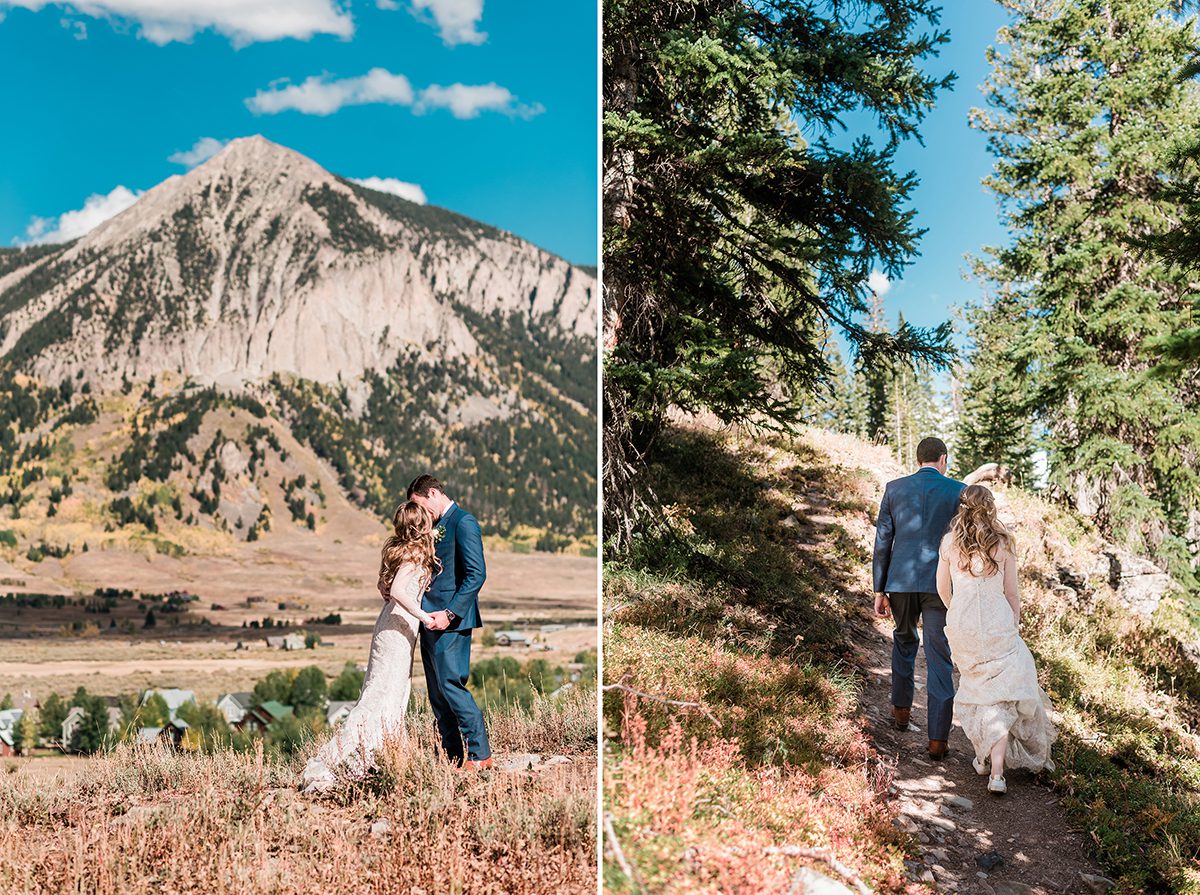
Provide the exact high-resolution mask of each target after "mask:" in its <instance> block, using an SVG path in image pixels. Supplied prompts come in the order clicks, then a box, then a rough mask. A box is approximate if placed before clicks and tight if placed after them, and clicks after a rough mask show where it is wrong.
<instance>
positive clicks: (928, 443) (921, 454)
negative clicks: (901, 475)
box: [917, 436, 950, 464]
mask: <svg viewBox="0 0 1200 895" xmlns="http://www.w3.org/2000/svg"><path fill="white" fill-rule="evenodd" d="M949 453H950V451H949V450H947V449H946V442H944V441H942V440H941V439H940V438H934V437H933V436H930V437H929V438H922V439H921V443H920V444H918V445H917V462H918V463H922V464H924V463H936V462H937V461H938V460H940V459H942V456H943V455H945V454H949Z"/></svg>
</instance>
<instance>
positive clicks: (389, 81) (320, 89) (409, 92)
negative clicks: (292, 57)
mask: <svg viewBox="0 0 1200 895" xmlns="http://www.w3.org/2000/svg"><path fill="white" fill-rule="evenodd" d="M413 99H414V97H413V89H412V85H411V84H410V83H409V82H408V78H406V77H404V75H394V74H392V73H391V72H389V71H387V70H386V69H382V68H373V69H371V70H370V71H369V72H367V73H366V74H365V75H363V76H362V77H359V78H343V79H342V80H340V81H338V80H330V79H329V77H328V75H313V76H312V77H309V78H306V79H305V80H304V82H303V83H302V84H288V85H287V86H286V87H276V86H275V85H274V84H272V85H271V87H270V88H268V89H267V90H259V91H258V92H257V93H255V94H254V96H252V97H250V99H248V100H246V105H247V106H249V107H250V111H252V112H254V113H255V114H258V115H274V114H276V113H277V112H283V111H285V110H287V109H295V110H296V111H297V112H303V113H304V114H306V115H331V114H333V113H334V112H336V111H337V110H338V109H340V108H342V107H343V106H361V105H365V104H367V103H388V104H391V105H399V106H411V105H412V103H413Z"/></svg>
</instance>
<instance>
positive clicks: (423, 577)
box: [304, 475, 492, 792]
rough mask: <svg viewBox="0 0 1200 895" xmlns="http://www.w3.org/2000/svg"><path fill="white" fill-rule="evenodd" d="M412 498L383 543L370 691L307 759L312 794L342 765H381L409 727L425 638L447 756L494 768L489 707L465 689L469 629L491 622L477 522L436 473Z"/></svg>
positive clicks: (413, 488) (355, 769) (366, 688)
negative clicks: (482, 600)
mask: <svg viewBox="0 0 1200 895" xmlns="http://www.w3.org/2000/svg"><path fill="white" fill-rule="evenodd" d="M407 496H408V499H407V501H406V502H405V503H402V504H401V505H400V506H399V507H397V508H396V512H395V514H394V515H393V517H392V528H393V532H392V535H391V537H389V538H388V539H387V542H386V543H385V544H384V545H383V551H382V556H381V559H380V569H379V585H378V586H379V594H380V596H381V597H383V601H384V602H383V608H382V609H381V610H380V612H379V618H378V619H377V620H376V622H375V630H374V633H373V634H372V636H371V655H370V659H369V660H368V661H367V673H366V676H365V677H364V679H363V687H362V693H361V695H360V696H359V699H358V704H357V705H356V706H355V707H354V708H353V709H352V710H351V712H350V714H349V715H348V716H347V717H346V720H345V721H344V722H343V723H342V726H341V728H340V729H339V730H338V732H337V733H336V734H335V735H334V736H333V738H332V739H330V740H329V741H328V742H327V743H326V744H325V745H324V746H322V748H321V749H320V751H319V752H317V754H316V755H315V756H314V757H313V758H312V759H311V760H310V761H309V762H308V765H307V766H306V767H305V769H304V789H305V791H306V792H314V791H320V790H324V789H328V788H330V787H331V786H333V785H334V784H335V783H336V781H337V774H336V772H337V771H338V770H339V769H342V770H343V771H344V772H347V773H348V775H349V776H351V777H358V776H362V775H363V774H364V773H366V771H367V770H369V769H370V768H371V767H372V766H373V765H374V763H375V756H376V754H377V753H378V751H379V749H380V748H381V747H382V746H383V741H384V738H385V737H387V736H389V735H398V734H400V733H401V732H402V731H403V728H404V716H405V713H406V712H407V710H408V698H409V694H410V693H411V690H412V669H413V656H414V654H415V649H416V644H417V640H418V639H420V641H421V664H422V666H423V667H424V670H425V682H426V684H427V685H428V687H429V704H430V706H431V708H432V709H433V716H434V719H435V721H436V722H437V729H438V734H439V735H440V737H441V745H442V751H443V753H444V755H445V757H446V758H447V759H449V760H450V761H451V762H452V763H454V764H455V765H458V766H461V767H465V768H468V769H471V770H479V769H482V768H486V767H491V764H492V757H491V756H492V752H491V746H490V745H489V743H488V735H487V730H486V728H485V727H484V722H483V713H482V712H481V711H480V710H479V706H478V705H476V704H475V700H474V698H473V697H472V696H471V693H470V691H469V690H467V679H468V677H469V676H470V672H471V632H472V631H473V630H474V629H475V628H478V627H481V626H482V625H483V621H482V620H481V619H480V616H479V590H480V588H481V587H483V582H484V580H485V579H486V578H487V569H486V567H485V565H484V561H483V537H482V533H481V531H480V528H479V522H478V521H476V519H475V517H474V516H472V515H471V514H470V513H468V512H466V511H465V510H463V509H462V507H460V506H459V505H458V504H457V503H455V502H454V501H453V500H451V499H450V498H449V497H447V496H446V492H445V489H444V488H443V486H442V483H441V482H439V481H438V480H437V479H435V478H434V477H433V476H431V475H422V476H420V477H418V478H417V479H415V480H414V481H413V482H412V484H410V485H409V486H408V495H407Z"/></svg>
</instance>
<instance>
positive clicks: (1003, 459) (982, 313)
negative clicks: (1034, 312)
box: [954, 295, 1038, 486]
mask: <svg viewBox="0 0 1200 895" xmlns="http://www.w3.org/2000/svg"><path fill="white" fill-rule="evenodd" d="M967 321H968V323H969V324H970V325H971V326H972V334H973V335H974V337H975V344H974V345H973V346H972V348H971V350H970V352H969V354H968V356H967V367H966V378H965V380H964V381H963V383H962V386H961V395H962V411H961V413H960V415H959V420H958V426H957V429H956V431H955V435H954V444H955V451H956V455H957V459H958V460H959V466H960V471H962V470H971V469H975V468H976V467H978V466H981V465H982V464H984V463H1000V464H1003V465H1004V466H1007V467H1008V468H1009V469H1011V470H1012V473H1013V477H1014V479H1015V480H1016V481H1017V482H1018V483H1020V484H1023V485H1026V486H1028V485H1031V484H1032V481H1033V455H1034V451H1035V449H1036V444H1035V441H1034V435H1033V421H1034V418H1035V415H1036V414H1037V413H1038V408H1037V406H1036V402H1035V401H1034V400H1033V397H1034V394H1033V391H1032V389H1031V378H1032V375H1033V365H1034V362H1035V360H1036V354H1035V352H1034V345H1033V340H1032V334H1031V332H1030V329H1031V327H1030V326H1029V322H1028V321H1027V320H1026V319H1024V309H1023V305H1022V303H1021V302H1020V301H1019V300H1017V299H1016V298H1014V297H1013V296H1011V295H1002V296H1001V297H999V298H997V299H995V300H994V301H992V302H991V303H989V304H987V305H982V306H979V307H976V308H972V309H970V310H968V312H967Z"/></svg>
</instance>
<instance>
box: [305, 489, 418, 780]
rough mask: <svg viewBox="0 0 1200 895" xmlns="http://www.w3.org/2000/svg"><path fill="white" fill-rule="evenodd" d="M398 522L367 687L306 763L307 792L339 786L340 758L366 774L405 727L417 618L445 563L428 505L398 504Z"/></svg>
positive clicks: (389, 545)
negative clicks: (427, 590)
mask: <svg viewBox="0 0 1200 895" xmlns="http://www.w3.org/2000/svg"><path fill="white" fill-rule="evenodd" d="M392 526H393V529H394V531H395V533H394V534H393V535H392V536H391V537H390V538H388V539H387V542H386V543H385V544H384V545H383V555H382V560H381V562H380V570H379V578H380V584H381V586H382V588H381V589H383V590H384V591H385V592H386V593H388V594H389V595H390V599H387V600H385V601H384V604H383V609H382V610H380V613H379V618H378V619H377V620H376V622H375V632H374V634H372V636H371V657H370V659H369V660H368V661H367V674H366V678H365V679H364V680H363V687H362V694H361V695H360V696H359V699H358V704H357V705H356V706H355V707H354V708H353V709H352V710H351V712H350V714H349V715H347V716H346V720H345V722H344V723H343V724H342V726H341V728H340V729H339V730H338V732H337V733H336V734H335V735H334V736H333V738H332V739H330V740H329V742H327V743H326V744H325V745H324V746H322V747H321V750H320V751H319V752H317V754H316V755H315V756H313V758H312V759H310V760H309V762H308V764H307V766H306V767H305V768H304V791H305V792H316V791H320V790H325V789H328V788H330V787H331V786H333V785H334V783H335V782H336V780H337V777H336V775H335V773H334V772H335V769H337V768H338V767H339V766H343V765H344V766H345V768H346V770H347V771H348V772H349V775H350V776H362V775H363V774H365V773H366V772H367V770H369V769H370V768H371V767H372V766H373V765H374V759H375V753H376V752H377V751H378V750H379V748H380V747H381V746H382V745H383V740H384V737H385V736H388V735H393V734H397V733H399V732H400V731H401V730H402V729H403V727H404V714H405V712H406V711H407V709H408V696H409V692H410V691H411V689H412V668H413V652H414V649H415V646H416V642H417V623H418V622H421V623H426V624H427V623H429V621H430V620H431V616H430V615H429V613H427V612H425V611H424V610H422V609H421V594H422V593H423V592H424V591H425V588H426V587H428V586H429V582H430V581H431V580H432V579H433V576H434V575H436V574H437V572H438V571H439V570H440V565H441V564H440V563H439V561H438V559H437V557H436V555H435V554H434V543H435V540H434V532H433V517H432V516H431V515H430V514H429V511H428V510H426V509H424V508H423V507H422V506H420V505H419V504H417V503H415V502H413V501H411V500H410V501H408V502H407V503H404V504H401V505H400V506H399V507H397V509H396V512H395V515H394V516H393V517H392Z"/></svg>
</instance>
